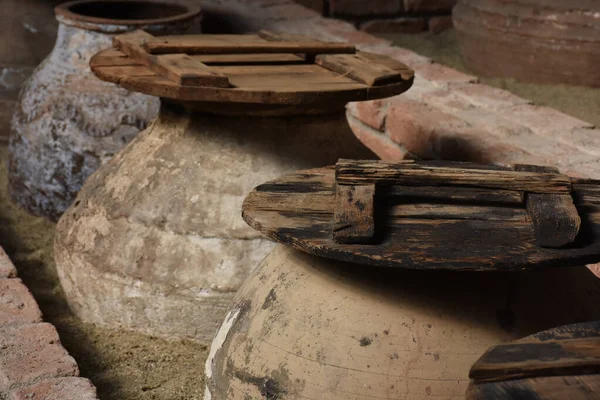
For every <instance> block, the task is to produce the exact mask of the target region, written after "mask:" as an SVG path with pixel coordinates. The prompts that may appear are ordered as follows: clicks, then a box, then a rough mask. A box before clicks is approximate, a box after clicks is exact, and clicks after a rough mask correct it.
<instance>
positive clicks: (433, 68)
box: [415, 64, 478, 85]
mask: <svg viewBox="0 0 600 400" xmlns="http://www.w3.org/2000/svg"><path fill="white" fill-rule="evenodd" d="M415 72H416V76H417V78H422V79H427V80H429V81H432V82H433V83H434V84H436V85H448V84H455V83H475V82H477V81H478V78H477V77H476V76H473V75H467V74H463V73H462V72H459V71H457V70H455V69H453V68H448V67H445V66H443V65H440V64H430V65H424V66H422V67H421V68H419V69H417V70H416V71H415Z"/></svg>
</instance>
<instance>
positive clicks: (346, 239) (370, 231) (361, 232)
mask: <svg viewBox="0 0 600 400" xmlns="http://www.w3.org/2000/svg"><path fill="white" fill-rule="evenodd" d="M335 201H336V207H335V214H334V217H333V240H334V242H336V243H369V242H371V241H372V240H373V237H374V235H375V219H374V218H375V215H374V212H375V206H374V204H373V202H374V201H375V185H360V186H353V185H336V190H335Z"/></svg>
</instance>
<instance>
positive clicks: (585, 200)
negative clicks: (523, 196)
mask: <svg viewBox="0 0 600 400" xmlns="http://www.w3.org/2000/svg"><path fill="white" fill-rule="evenodd" d="M432 165H439V164H436V163H432ZM478 168H480V167H478ZM498 171H505V169H498ZM575 182H576V183H574V184H573V185H572V195H573V198H574V203H575V206H576V207H577V210H578V212H579V215H580V216H581V217H582V225H581V232H580V234H579V235H578V236H577V238H576V240H575V242H574V243H572V244H571V245H570V246H568V247H563V248H545V247H540V246H538V245H537V244H536V240H535V233H534V231H533V227H532V225H531V222H530V220H529V218H528V215H527V211H526V209H525V206H524V204H523V203H522V202H518V201H517V200H518V196H515V195H514V194H513V196H512V197H510V199H511V201H510V202H506V203H498V202H497V200H498V199H497V198H494V199H493V200H492V201H485V199H483V201H481V200H482V198H481V197H479V200H476V199H477V198H478V197H476V196H473V195H469V196H468V197H469V198H470V199H469V200H466V202H465V200H462V199H461V198H458V199H446V200H443V201H441V200H440V199H439V198H436V197H432V196H431V192H426V193H425V196H423V197H414V196H413V197H410V196H408V197H407V195H400V196H398V195H393V196H386V197H385V199H384V200H385V201H380V200H378V198H379V192H380V190H379V187H378V188H377V195H376V201H375V205H376V211H375V227H376V240H375V241H374V242H373V243H369V244H351V245H349V244H343V243H335V242H334V241H333V238H332V223H333V219H334V213H335V207H336V201H335V167H328V168H322V169H313V170H306V171H298V172H297V173H295V174H290V175H286V176H283V177H281V178H279V179H276V180H273V181H270V182H266V183H264V184H262V185H260V186H258V187H257V188H256V189H255V190H254V191H253V192H251V193H250V194H249V195H248V197H247V198H246V200H245V201H244V204H243V211H242V215H243V217H244V220H245V221H246V222H247V223H248V224H249V225H250V226H252V227H253V228H255V229H257V230H259V231H260V232H262V233H263V234H265V235H267V236H268V237H270V238H271V239H273V240H275V241H278V242H281V243H284V244H289V245H291V246H293V247H295V248H297V249H300V250H302V251H306V252H308V253H311V254H315V255H318V256H323V257H328V258H333V259H337V260H342V261H350V262H356V263H361V264H367V265H378V266H385V267H396V268H417V269H450V270H477V271H490V270H503V271H507V270H524V269H530V268H535V269H537V268H545V267H564V266H580V265H584V264H591V263H595V262H599V261H600V202H599V200H600V191H599V190H598V188H599V185H598V183H596V182H594V181H581V180H575ZM386 189H388V190H389V189H390V187H387V188H386ZM451 189H454V188H447V187H444V190H447V191H450V190H451ZM477 189H481V188H477ZM394 190H395V191H396V192H399V191H401V190H402V189H400V188H399V187H396V188H395V189H394ZM509 192H510V191H509ZM502 193H505V192H502ZM465 195H466V194H465V192H463V193H461V196H465ZM380 207H381V211H382V213H381V214H382V215H383V219H378V218H379V212H378V211H377V210H379V209H380ZM477 207H480V208H477Z"/></svg>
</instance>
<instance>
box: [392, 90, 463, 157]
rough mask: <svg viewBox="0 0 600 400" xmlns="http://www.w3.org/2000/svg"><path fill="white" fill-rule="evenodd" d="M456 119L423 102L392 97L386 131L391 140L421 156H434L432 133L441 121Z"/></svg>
mask: <svg viewBox="0 0 600 400" xmlns="http://www.w3.org/2000/svg"><path fill="white" fill-rule="evenodd" d="M450 120H456V119H455V118H453V117H451V116H449V115H445V114H443V113H440V112H437V111H435V110H433V109H431V107H427V106H426V105H425V104H423V103H418V102H414V101H410V100H403V99H401V98H399V99H394V102H393V103H392V105H390V107H389V108H388V112H387V117H386V132H387V135H388V136H389V137H390V139H392V141H393V142H395V143H398V144H401V145H403V146H404V147H405V148H406V150H407V151H409V152H411V153H413V154H416V155H418V156H419V157H421V158H434V157H435V154H434V152H433V147H432V143H431V140H432V137H431V136H432V134H433V132H434V130H435V127H436V126H438V125H439V124H440V122H441V121H450Z"/></svg>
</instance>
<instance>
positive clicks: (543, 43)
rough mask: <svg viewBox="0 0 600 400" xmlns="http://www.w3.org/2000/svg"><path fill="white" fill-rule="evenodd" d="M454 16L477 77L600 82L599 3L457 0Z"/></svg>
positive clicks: (580, 0)
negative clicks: (599, 67)
mask: <svg viewBox="0 0 600 400" xmlns="http://www.w3.org/2000/svg"><path fill="white" fill-rule="evenodd" d="M452 17H453V21H454V27H455V29H456V33H457V37H458V42H459V46H460V49H461V52H462V54H463V57H464V60H465V64H466V65H467V67H468V68H469V69H471V70H472V71H473V72H475V73H476V74H477V75H479V76H487V77H512V78H516V79H518V80H522V81H526V82H540V83H567V84H571V85H587V86H595V87H598V86H600V70H599V69H598V68H597V65H598V64H599V63H600V46H599V44H600V3H599V2H597V1H594V0H575V1H568V2H564V1H560V0H510V1H506V0H459V1H458V4H457V5H456V6H455V7H454V10H453V12H452Z"/></svg>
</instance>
